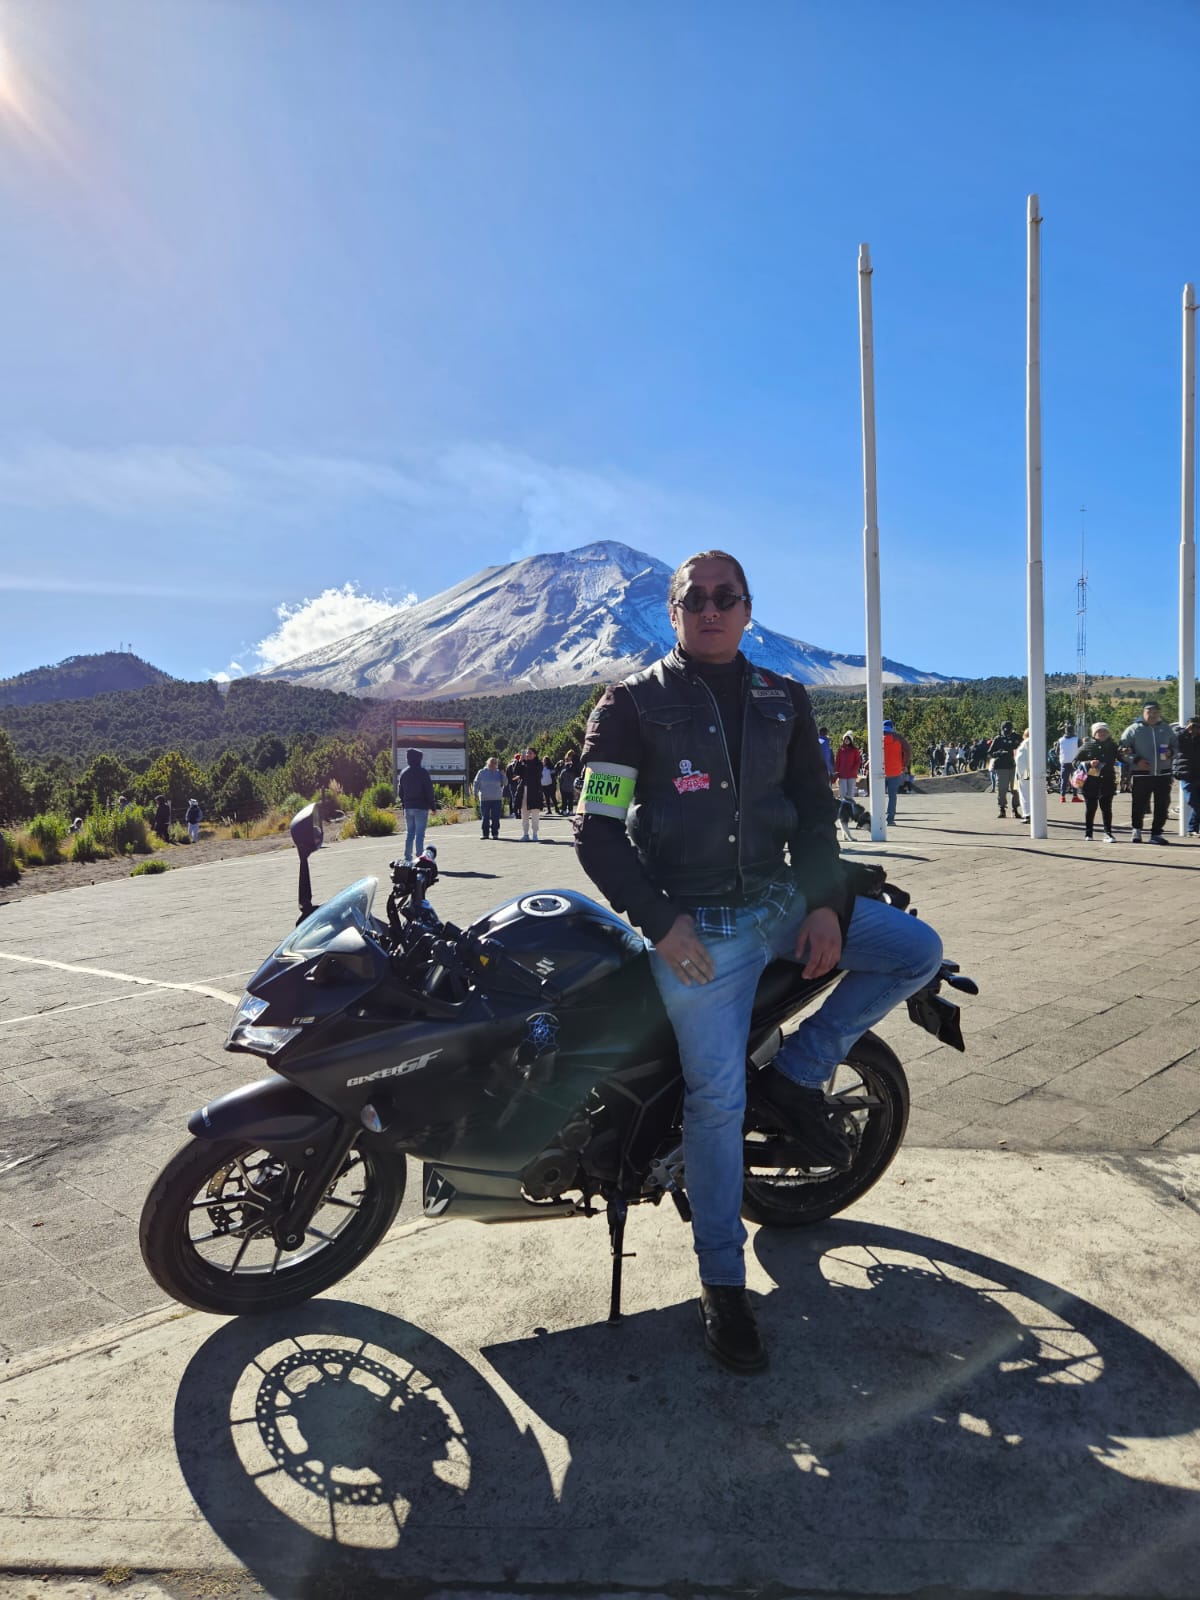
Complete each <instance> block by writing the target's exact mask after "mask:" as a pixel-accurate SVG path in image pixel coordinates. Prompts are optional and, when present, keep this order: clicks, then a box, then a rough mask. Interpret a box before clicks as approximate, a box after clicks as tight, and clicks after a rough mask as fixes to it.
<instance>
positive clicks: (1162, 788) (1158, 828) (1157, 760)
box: [1120, 700, 1179, 844]
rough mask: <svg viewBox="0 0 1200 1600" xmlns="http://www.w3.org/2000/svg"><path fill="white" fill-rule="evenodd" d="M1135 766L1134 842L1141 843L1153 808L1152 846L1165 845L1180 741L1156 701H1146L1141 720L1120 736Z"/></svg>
mask: <svg viewBox="0 0 1200 1600" xmlns="http://www.w3.org/2000/svg"><path fill="white" fill-rule="evenodd" d="M1120 742H1121V744H1122V745H1123V746H1124V748H1125V749H1126V750H1128V752H1129V757H1130V761H1131V762H1132V765H1133V840H1132V842H1133V843H1134V844H1141V842H1142V823H1143V822H1144V821H1145V820H1146V812H1147V811H1149V810H1150V809H1151V807H1153V816H1152V819H1151V822H1150V843H1151V844H1166V843H1167V836H1166V834H1165V833H1164V831H1163V830H1164V829H1165V827H1166V825H1167V812H1168V811H1169V810H1170V807H1171V768H1172V765H1173V763H1174V760H1175V756H1176V754H1177V753H1178V750H1179V738H1178V736H1177V734H1176V732H1175V730H1174V728H1172V727H1171V725H1170V723H1167V722H1164V721H1163V720H1162V712H1161V710H1160V709H1159V705H1158V701H1157V700H1147V702H1146V704H1145V705H1144V706H1143V707H1142V720H1141V721H1140V722H1131V723H1130V724H1129V726H1128V727H1127V728H1126V729H1125V732H1124V733H1123V734H1122V735H1121V741H1120Z"/></svg>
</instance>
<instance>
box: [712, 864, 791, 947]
mask: <svg viewBox="0 0 1200 1600" xmlns="http://www.w3.org/2000/svg"><path fill="white" fill-rule="evenodd" d="M795 898H796V885H795V883H794V882H793V880H792V876H791V873H787V874H786V875H785V876H783V877H779V878H773V879H772V880H771V882H770V883H769V884H768V885H767V887H766V888H765V889H764V890H763V891H762V893H761V894H759V895H755V897H754V899H753V900H750V901H747V905H748V906H755V907H757V906H770V907H771V909H772V911H773V912H774V920H776V921H778V919H779V918H780V917H785V916H786V915H787V914H788V912H789V911H790V910H791V906H792V901H793V900H794V899H795ZM744 909H745V907H740V906H697V907H695V909H694V910H693V911H692V913H691V915H692V919H693V921H694V922H695V924H696V932H697V933H699V934H702V935H703V934H707V935H708V937H709V938H710V939H732V938H733V936H734V934H735V933H736V932H737V914H738V911H739V910H744Z"/></svg>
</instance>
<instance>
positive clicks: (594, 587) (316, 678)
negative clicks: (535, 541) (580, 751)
mask: <svg viewBox="0 0 1200 1600" xmlns="http://www.w3.org/2000/svg"><path fill="white" fill-rule="evenodd" d="M670 576H671V569H670V568H669V567H667V566H666V564H665V563H664V562H662V561H659V560H657V559H656V558H655V557H653V556H649V555H647V554H646V553H645V552H644V551H639V550H634V549H632V548H631V547H630V546H628V545H625V544H621V543H620V542H619V541H617V540H612V539H605V540H599V541H596V542H595V543H592V544H588V545H582V546H580V547H579V548H578V549H575V550H570V551H556V552H546V553H541V554H538V555H533V556H527V557H524V558H523V559H521V560H519V561H515V562H508V563H505V564H503V565H499V566H490V567H484V568H483V569H482V570H481V571H480V572H477V573H476V574H475V575H474V576H473V577H470V578H466V579H464V580H463V581H462V582H461V583H457V584H454V585H452V586H451V587H450V588H449V589H446V590H443V591H442V593H440V594H437V595H433V596H431V598H430V599H428V600H425V601H421V602H420V603H418V604H417V605H414V606H409V607H406V608H405V609H404V610H401V611H398V612H394V613H393V614H392V615H390V616H388V617H385V618H384V619H383V620H382V621H380V622H376V623H374V624H372V626H371V627H369V628H365V629H364V630H363V631H362V632H361V633H357V634H353V635H351V636H350V637H349V638H346V639H341V640H338V641H336V642H335V643H334V644H329V645H323V646H321V647H320V648H319V649H316V650H312V651H309V652H307V653H306V654H304V655H302V656H298V657H296V658H295V659H294V660H292V661H288V662H284V663H282V664H281V665H280V666H278V667H274V668H271V669H269V670H268V671H265V672H262V673H259V674H256V676H258V677H261V678H263V679H266V680H268V681H269V680H280V679H284V680H287V681H290V682H292V683H297V684H303V685H305V686H307V687H312V688H320V689H332V690H336V691H339V692H341V693H343V694H357V695H361V696H364V697H366V698H369V699H384V700H387V699H393V698H396V699H399V698H402V697H409V696H413V695H420V696H421V697H422V698H424V699H440V698H444V697H447V696H452V695H489V694H510V693H512V692H513V691H514V690H521V689H550V688H559V687H563V686H565V685H567V684H572V683H581V684H587V683H605V682H610V681H612V680H614V679H619V678H623V677H626V676H628V675H629V674H630V673H632V672H637V671H640V670H641V669H642V668H643V667H646V666H649V665H650V663H651V662H652V661H655V660H657V659H658V658H659V657H660V656H662V655H664V654H665V653H666V652H667V650H669V649H670V647H671V645H672V644H673V643H674V634H673V632H672V630H671V626H670V622H669V620H668V617H667V608H666V604H665V598H666V593H667V584H668V581H669V579H670ZM743 648H744V649H745V653H746V654H747V655H748V656H750V657H752V658H753V660H754V661H755V662H756V663H758V664H759V665H761V666H763V667H766V668H768V669H770V670H773V671H775V672H779V673H783V674H785V675H787V676H788V677H792V678H796V679H797V680H798V681H799V682H801V683H804V684H808V685H810V686H814V687H821V688H833V687H837V686H842V685H844V686H851V685H854V684H861V683H863V682H865V679H866V659H865V657H863V656H859V655H849V654H847V653H845V652H842V651H834V650H826V649H824V648H823V647H822V646H820V645H812V644H808V643H806V642H805V641H803V640H800V639H791V638H789V637H787V636H786V635H785V634H781V633H777V632H775V631H774V630H772V629H770V628H764V627H761V626H759V624H757V623H754V622H752V623H751V625H750V627H749V628H748V629H747V637H746V642H745V645H744V647H743ZM883 669H884V682H885V683H892V684H927V685H931V686H932V685H936V684H939V683H952V682H954V681H956V680H955V679H953V678H951V677H949V676H947V675H946V674H944V673H937V672H928V671H924V670H922V669H920V668H916V667H909V666H905V665H904V664H903V663H901V662H897V661H892V660H889V659H888V658H886V657H885V658H884V663H883Z"/></svg>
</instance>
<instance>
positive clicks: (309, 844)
mask: <svg viewBox="0 0 1200 1600" xmlns="http://www.w3.org/2000/svg"><path fill="white" fill-rule="evenodd" d="M291 834H292V843H293V844H294V845H295V846H296V849H297V850H298V851H299V852H300V859H301V861H307V860H308V858H309V856H311V855H312V853H313V851H314V850H319V849H320V848H321V843H322V841H323V839H324V837H325V833H324V830H323V828H322V827H321V807H320V804H319V803H318V802H317V801H316V800H314V801H313V803H312V805H310V806H305V807H304V809H303V811H297V813H296V815H295V816H294V817H293V818H292V821H291Z"/></svg>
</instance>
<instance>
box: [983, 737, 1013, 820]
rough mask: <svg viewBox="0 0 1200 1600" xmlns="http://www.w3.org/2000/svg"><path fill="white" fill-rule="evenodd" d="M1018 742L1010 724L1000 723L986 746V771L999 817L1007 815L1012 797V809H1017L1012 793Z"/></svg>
mask: <svg viewBox="0 0 1200 1600" xmlns="http://www.w3.org/2000/svg"><path fill="white" fill-rule="evenodd" d="M1019 743H1020V740H1019V739H1018V738H1017V736H1016V734H1015V733H1014V732H1013V725H1012V723H1011V722H1007V721H1005V722H1002V723H1001V724H1000V732H999V733H998V734H997V735H996V737H995V738H994V739H993V740H992V742H991V744H989V745H988V770H989V771H990V772H991V774H992V786H993V788H994V789H995V792H996V798H997V799H998V800H999V802H1000V815H1001V816H1002V817H1006V816H1007V815H1008V801H1009V797H1010V796H1012V801H1013V809H1014V811H1015V810H1016V809H1017V800H1016V796H1015V794H1014V793H1013V784H1014V782H1015V780H1016V775H1017V745H1018V744H1019Z"/></svg>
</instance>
